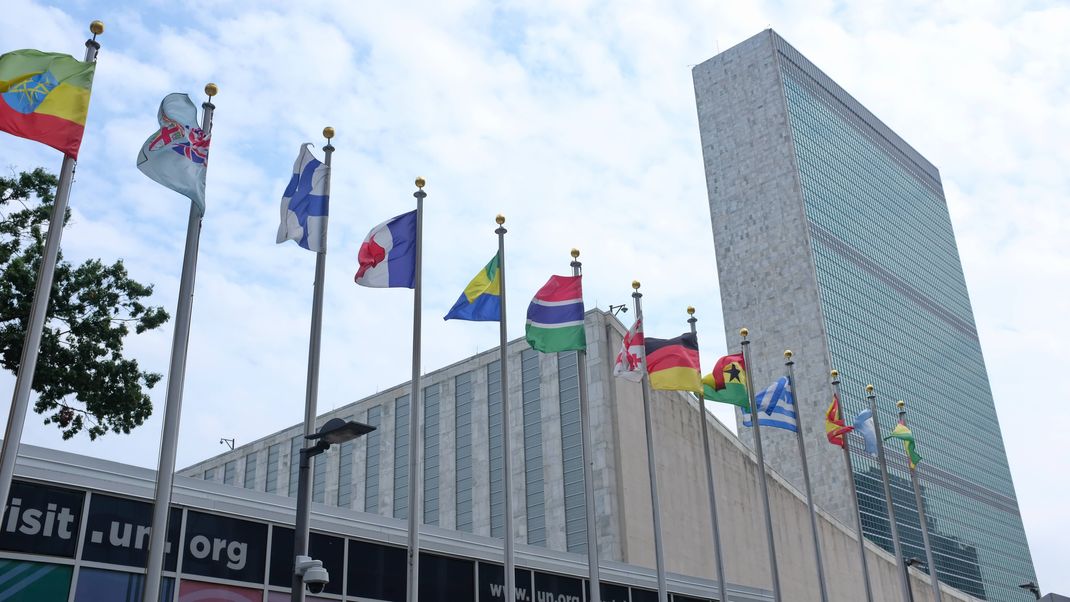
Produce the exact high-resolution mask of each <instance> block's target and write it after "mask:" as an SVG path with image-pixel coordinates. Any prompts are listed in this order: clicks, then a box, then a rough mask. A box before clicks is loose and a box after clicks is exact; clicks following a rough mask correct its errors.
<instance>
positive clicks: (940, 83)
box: [0, 0, 1070, 593]
mask: <svg viewBox="0 0 1070 602" xmlns="http://www.w3.org/2000/svg"><path fill="white" fill-rule="evenodd" d="M402 4H403V5H402ZM4 12H5V20H6V21H8V22H10V23H23V24H32V26H29V25H27V26H23V27H15V28H7V29H5V32H4V37H3V40H2V42H0V51H6V50H11V49H17V48H23V47H32V48H39V49H42V50H50V51H62V52H69V53H71V54H74V55H76V56H81V54H82V52H83V48H82V41H83V40H84V39H85V37H86V26H87V24H88V22H89V21H90V20H92V19H98V18H99V19H102V20H103V21H104V22H105V23H106V26H107V31H106V32H105V34H104V35H103V36H102V37H101V39H100V41H101V44H102V46H103V47H102V50H101V53H100V57H99V67H98V71H97V77H96V81H95V84H94V91H93V101H92V107H91V109H90V116H89V122H88V124H87V134H86V137H85V141H84V143H83V147H82V153H81V157H82V159H81V161H80V163H79V166H78V176H77V183H76V185H75V187H74V189H73V193H72V197H71V206H72V210H73V212H74V217H73V220H72V223H71V225H70V226H69V227H68V229H67V231H66V233H65V235H64V252H65V254H66V256H67V257H68V258H69V259H72V260H80V259H84V258H88V257H101V258H104V259H105V260H112V259H115V258H123V259H124V260H125V261H126V263H127V265H128V267H129V269H130V271H131V273H132V274H133V275H134V276H135V277H136V278H138V279H141V280H143V281H148V282H153V283H155V284H156V287H157V288H156V295H155V302H156V303H158V304H161V305H164V306H165V307H167V308H168V309H169V310H173V307H174V303H175V298H176V291H177V288H178V276H179V268H180V261H181V254H182V245H183V236H184V233H185V220H186V216H187V212H188V203H187V202H186V201H185V199H184V198H182V197H179V196H178V195H176V194H174V193H172V192H170V191H168V190H166V189H163V188H161V187H160V186H158V185H156V184H155V183H153V182H151V181H150V180H148V179H147V178H145V177H144V176H143V175H141V174H140V173H139V172H138V171H137V170H136V168H135V166H134V160H135V157H136V155H137V151H138V148H139V147H140V145H141V143H142V141H143V140H144V139H145V137H146V136H147V135H148V134H149V133H151V132H152V131H153V130H154V129H155V127H156V122H155V112H156V108H157V106H158V104H159V101H160V99H161V98H162V97H163V96H164V95H165V94H167V93H169V92H174V91H180V92H188V93H190V95H191V96H192V97H193V98H194V100H195V101H196V102H198V103H199V102H200V101H201V100H203V98H204V97H203V92H202V90H203V87H204V84H205V83H207V82H209V81H213V82H216V83H218V84H219V87H220V93H219V96H218V97H217V98H216V105H217V107H218V108H217V112H216V119H215V129H214V132H213V134H214V135H213V144H212V157H211V167H210V169H209V174H208V193H207V197H208V198H207V205H208V209H207V214H206V216H205V221H204V230H203V236H202V241H201V254H200V270H199V273H198V281H197V296H196V305H195V309H194V316H193V331H192V334H191V343H190V364H189V369H188V377H187V382H186V389H185V402H184V410H183V422H182V435H181V441H180V448H179V464H180V465H186V464H190V463H193V462H195V461H197V460H199V459H202V458H205V457H208V456H211V455H214V454H216V453H218V452H219V451H221V450H222V448H221V447H220V445H219V439H220V438H221V437H227V438H230V437H234V438H236V439H237V440H238V443H239V444H241V443H244V442H248V441H251V440H253V439H255V438H258V437H259V436H262V435H264V434H266V433H270V432H274V431H276V430H279V429H281V428H284V427H287V426H290V425H292V424H295V423H297V422H299V421H300V420H301V417H302V403H303V399H304V383H305V362H306V353H307V336H308V326H309V324H308V322H309V316H308V312H309V307H310V302H311V292H312V287H311V284H312V268H313V265H314V256H313V255H312V254H311V253H308V252H305V251H303V250H301V249H299V248H298V247H297V246H296V245H293V244H292V243H288V244H286V245H275V243H274V237H275V231H276V228H277V225H278V221H277V220H278V203H279V196H280V194H281V192H282V190H283V188H284V186H285V183H286V181H287V180H288V178H289V172H290V169H291V166H292V163H293V159H294V157H295V156H296V152H297V150H298V147H299V144H300V143H302V142H305V141H311V142H314V143H315V144H316V146H317V147H318V146H322V139H321V138H320V136H319V133H320V131H321V130H322V128H323V126H325V125H332V126H334V127H335V128H336V130H337V132H338V134H337V137H336V139H335V146H336V147H337V149H338V150H337V152H336V154H335V157H334V165H335V171H334V178H333V181H332V200H333V202H332V207H331V228H330V253H329V257H328V262H327V266H328V267H327V274H328V277H327V281H326V282H327V286H326V300H325V315H324V333H323V336H324V339H323V364H322V369H321V385H320V386H321V388H320V410H321V411H323V410H329V409H331V408H332V407H337V406H340V405H344V404H346V403H348V402H351V401H353V400H356V399H359V398H361V397H364V396H366V395H368V394H371V393H374V392H375V391H376V390H378V389H380V388H385V387H389V386H392V385H394V384H397V383H399V382H402V381H404V380H406V379H407V378H408V371H409V359H408V358H409V355H408V354H409V346H410V341H411V330H410V326H409V324H410V321H411V305H410V298H411V293H409V292H408V291H401V290H381V291H373V290H369V289H362V288H359V287H356V286H355V285H354V284H353V283H352V276H353V272H354V270H355V265H356V262H355V255H356V249H357V247H358V246H359V243H360V241H361V240H362V239H363V237H364V235H365V234H366V233H367V231H368V229H369V228H370V227H371V226H373V225H375V224H377V223H379V222H381V221H383V220H384V219H386V218H388V217H390V216H392V215H396V214H398V213H402V212H404V211H406V210H408V209H409V208H410V207H411V206H412V197H411V194H412V192H413V189H414V188H413V185H412V181H413V179H414V177H415V176H417V175H422V176H425V177H426V178H427V181H428V186H427V192H428V194H429V197H428V199H427V213H426V220H427V223H426V232H427V239H426V245H427V256H426V257H427V259H426V263H425V270H426V281H425V284H426V289H425V294H424V307H425V313H424V316H425V320H424V341H425V343H424V361H423V365H424V367H425V369H426V370H433V369H435V368H437V367H440V366H444V365H446V364H449V363H451V362H454V361H457V360H459V359H462V358H464V357H467V356H468V355H470V354H471V353H473V352H475V351H477V350H482V349H487V348H489V347H492V346H494V345H495V344H496V342H497V326H496V325H494V324H469V323H455V322H449V323H444V322H442V321H441V320H438V319H437V316H440V315H443V314H444V313H445V312H446V311H447V310H448V309H449V307H450V306H451V305H452V304H453V302H454V301H455V300H456V298H457V295H458V294H459V293H460V291H461V289H462V288H463V287H464V285H465V284H466V283H467V282H468V280H469V279H470V278H471V277H472V276H473V275H474V274H475V272H476V271H477V270H478V269H479V268H481V267H482V266H483V265H485V264H486V262H487V260H488V259H489V257H490V256H491V255H492V254H493V252H494V249H495V237H494V234H493V230H494V227H495V225H494V221H493V218H494V215H495V214H497V213H503V214H505V215H506V217H507V219H508V222H507V224H506V225H507V227H509V229H510V233H509V235H508V242H507V244H508V253H509V268H510V273H509V284H510V299H511V303H510V308H509V309H510V316H511V317H510V324H509V326H510V331H511V332H512V333H513V334H514V335H516V336H520V334H521V333H522V328H523V309H524V305H525V304H526V302H527V299H528V297H529V296H530V294H531V293H532V292H534V290H535V289H537V288H538V286H539V285H540V284H541V283H542V282H543V281H545V279H546V278H547V276H548V275H549V274H551V273H565V272H566V270H567V269H568V261H569V257H568V250H569V249H570V248H571V247H574V246H575V247H578V248H580V249H581V251H582V253H583V255H582V257H581V259H582V260H583V261H584V266H585V274H586V276H587V279H586V282H585V288H586V295H585V296H586V298H587V300H588V301H587V303H588V306H593V305H596V304H597V305H598V306H600V307H606V306H607V305H609V304H610V303H614V304H617V303H626V302H628V300H629V299H628V294H629V292H630V290H629V283H630V282H631V281H632V280H633V279H639V280H641V281H642V282H643V290H644V292H645V297H644V308H645V311H646V314H647V332H648V333H651V334H656V335H659V336H674V335H675V334H678V333H679V332H682V331H684V330H685V329H686V328H687V325H686V323H685V320H686V318H687V316H686V314H685V312H684V309H685V308H686V306H687V305H694V306H695V307H697V308H698V313H697V317H698V318H699V319H700V321H699V336H700V341H701V342H702V351H703V357H704V360H705V361H706V362H707V363H709V362H712V361H713V359H714V358H715V357H717V356H719V355H721V354H722V353H723V352H724V350H725V345H724V340H723V339H724V337H723V333H724V325H723V324H722V321H721V308H720V301H719V299H720V296H719V292H718V288H717V278H716V267H715V264H714V259H713V256H714V254H713V240H712V237H711V235H710V227H709V221H708V220H709V213H708V209H707V204H706V203H707V200H706V187H705V180H704V176H703V168H702V157H701V147H700V143H699V137H698V128H697V122H696V116H695V102H694V91H693V88H692V84H691V73H690V66H691V65H693V64H696V63H699V62H701V61H703V60H705V59H707V58H709V57H710V56H712V55H714V54H715V53H716V52H717V51H718V50H719V49H721V50H723V49H726V48H728V47H729V46H731V45H733V44H735V43H738V42H740V41H742V40H743V39H745V38H747V37H749V36H751V35H753V34H754V33H757V32H758V31H760V30H761V29H764V28H766V27H769V26H772V27H773V28H775V29H776V30H777V31H778V32H779V33H780V34H782V35H783V36H784V37H785V38H786V39H787V40H788V41H790V42H791V43H792V44H793V45H795V46H796V47H797V48H798V49H799V50H800V51H802V52H803V53H804V54H805V55H807V57H809V58H810V59H811V60H813V61H814V62H815V63H816V64H817V65H818V66H820V67H821V68H822V69H823V70H825V71H826V72H827V73H828V74H829V75H830V76H831V77H832V78H833V79H835V80H836V81H838V82H839V83H840V84H842V85H843V86H844V87H845V88H846V89H847V90H848V91H849V92H851V93H852V94H853V95H854V96H856V98H858V99H859V100H860V101H861V102H862V103H863V104H865V105H866V106H868V107H869V108H870V109H872V110H873V112H874V113H875V114H877V115H878V116H879V117H880V118H881V119H883V120H884V121H885V122H886V123H888V124H889V126H891V127H892V129H894V130H896V131H897V132H898V133H900V134H901V135H902V136H903V137H904V138H905V139H906V140H907V141H908V142H910V143H911V144H912V145H913V146H914V147H915V148H917V149H918V150H919V151H920V152H921V153H922V154H923V155H925V156H926V157H927V158H929V159H930V160H931V161H933V162H934V163H935V164H936V165H937V166H938V167H939V168H940V170H941V174H942V177H943V180H944V187H945V192H946V196H947V200H948V205H949V207H950V210H951V216H952V221H953V223H954V226H955V231H956V235H957V237H958V242H959V251H960V253H961V256H962V261H963V265H964V269H965V273H966V280H967V284H968V285H969V287H970V293H971V299H972V302H973V307H974V312H975V315H976V319H977V325H978V330H979V332H980V337H981V341H982V345H983V348H984V351H985V357H986V360H987V365H988V369H989V374H990V378H991V381H992V386H993V392H994V395H995V399H996V405H997V410H998V412H999V416H1000V420H1001V425H1002V429H1003V434H1004V439H1005V441H1006V446H1007V452H1008V456H1009V458H1010V462H1011V468H1012V472H1013V474H1014V478H1015V484H1016V487H1017V491H1018V496H1019V504H1020V506H1021V510H1022V515H1023V519H1024V521H1025V525H1026V530H1027V533H1028V535H1029V540H1030V544H1031V548H1032V552H1033V555H1034V562H1035V564H1036V567H1037V570H1038V573H1039V578H1040V583H1041V586H1042V587H1043V589H1044V590H1045V591H1049V590H1053V591H1061V592H1064V593H1065V592H1070V575H1067V574H1066V573H1065V571H1063V570H1062V568H1063V565H1064V561H1063V556H1064V553H1063V549H1064V548H1065V542H1066V541H1067V540H1070V522H1068V518H1067V516H1066V513H1065V511H1064V510H1063V507H1062V506H1063V503H1062V500H1065V499H1066V498H1067V497H1070V479H1066V478H1065V474H1066V460H1065V458H1066V457H1067V455H1068V454H1067V452H1068V451H1070V445H1068V444H1067V443H1066V437H1065V436H1064V434H1063V430H1064V429H1063V428H1062V425H1064V424H1066V423H1068V422H1070V407H1068V404H1067V403H1066V402H1067V400H1068V397H1070V387H1068V385H1067V384H1066V380H1065V379H1062V378H1061V377H1059V374H1060V373H1061V371H1062V367H1063V364H1064V361H1065V360H1064V359H1063V356H1062V354H1061V353H1060V352H1061V351H1062V349H1061V345H1060V343H1061V342H1062V341H1064V340H1066V339H1067V338H1068V336H1070V327H1068V323H1067V318H1066V315H1065V314H1066V298H1067V290H1068V288H1070V287H1068V285H1067V282H1068V276H1070V261H1068V259H1067V254H1066V251H1065V246H1064V245H1063V244H1062V241H1063V240H1064V239H1065V236H1066V234H1065V233H1066V232H1067V231H1070V227H1068V226H1070V223H1068V221H1070V217H1068V216H1070V210H1068V209H1067V204H1066V198H1067V197H1068V196H1070V194H1068V193H1070V176H1068V175H1067V170H1066V165H1070V147H1068V146H1067V145H1066V144H1065V141H1066V140H1067V139H1070V112H1068V111H1067V110H1066V100H1065V99H1066V98H1068V97H1070V76H1068V75H1067V74H1068V73H1070V68H1068V67H1070V46H1068V45H1066V44H1065V43H1064V41H1063V38H1064V36H1065V32H1066V31H1070V7H1067V5H1066V4H1061V3H1057V2H1003V1H995V0H990V1H980V2H943V3H933V2H922V1H912V0H907V1H896V2H891V1H871V2H857V3H853V4H844V3H840V2H832V1H827V0H825V1H822V0H818V1H814V2H807V3H797V4H785V3H781V2H733V3H728V2H720V3H711V2H671V3H665V2H611V3H605V2H588V1H583V0H560V1H553V0H545V1H541V2H538V3H530V4H526V3H519V2H498V3H491V2H485V1H482V2H477V1H475V0H466V1H456V2H426V3H379V4H376V5H375V6H366V5H364V4H362V3H352V2H344V1H341V0H339V1H337V2H317V3H312V2H309V3H301V4H300V6H298V5H297V4H296V3H293V2H271V1H258V2H251V1H249V0H235V1H232V2H225V3H219V2H207V1H205V0H195V1H193V2H187V3H184V4H183V5H182V7H181V8H179V5H177V4H175V3H170V2H159V1H148V2H120V1H116V2H109V3H92V2H88V1H78V0H72V1H69V2H58V3H52V4H49V3H44V2H34V1H31V0H8V1H7V2H6V3H5V9H4ZM59 162H60V158H59V157H58V154H57V153H55V152H54V151H51V150H50V149H47V148H45V147H41V146H39V145H35V144H33V143H30V142H27V141H22V140H18V139H15V138H13V137H11V136H7V135H0V168H2V169H4V170H5V173H7V172H11V171H18V170H22V169H31V168H33V167H36V166H44V167H47V168H50V169H53V170H58V168H59ZM732 326H733V328H734V327H735V326H736V325H732ZM170 337H171V325H170V323H169V324H168V325H167V327H165V328H163V329H161V330H159V331H157V332H154V333H150V334H147V335H142V336H138V337H132V338H131V340H130V341H129V349H130V352H131V353H132V354H133V355H134V356H136V357H137V358H138V359H139V361H141V362H142V363H143V364H144V365H145V366H146V367H147V368H148V369H150V370H154V371H157V372H161V373H166V371H167V362H168V355H169V349H170ZM797 359H798V361H800V362H802V361H805V358H797ZM13 383H14V378H13V377H11V376H9V375H6V374H5V375H0V397H3V396H8V398H9V396H10V391H11V389H12V388H13ZM163 392H164V387H163V386H162V385H161V386H160V387H158V388H157V390H156V393H155V400H156V403H157V408H158V409H159V408H162V405H163ZM719 411H721V414H720V417H722V418H725V419H727V420H730V419H731V418H730V416H731V415H730V413H728V412H727V411H724V410H723V409H721V408H719ZM1040 415H1042V416H1043V420H1037V419H1036V417H1037V416H1040ZM3 419H6V412H4V418H3ZM159 428H160V423H159V421H158V419H157V418H156V417H154V418H153V419H152V420H150V421H149V422H148V423H147V424H146V425H145V426H143V427H142V428H140V429H138V431H136V432H135V433H134V434H133V435H131V436H129V437H119V436H114V435H112V436H108V437H105V438H104V439H103V440H101V441H98V442H94V443H90V442H89V441H88V440H87V439H79V440H75V441H71V442H62V441H61V440H60V438H59V436H58V434H57V433H56V432H54V431H55V429H53V428H52V427H45V426H42V425H40V418H39V417H38V416H36V415H31V416H30V417H29V419H28V421H27V432H26V441H27V442H29V443H33V444H37V445H45V446H50V447H60V448H65V449H71V450H74V451H77V452H80V453H86V454H90V455H94V456H100V457H106V458H110V459H116V460H122V461H126V462H130V463H134V464H138V465H141V466H149V467H154V466H155V462H156V447H157V444H156V440H157V437H158V435H159ZM1053 477H1055V478H1053Z"/></svg>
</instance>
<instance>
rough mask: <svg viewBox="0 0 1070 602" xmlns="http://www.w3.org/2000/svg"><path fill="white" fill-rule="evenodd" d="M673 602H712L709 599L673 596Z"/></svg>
mask: <svg viewBox="0 0 1070 602" xmlns="http://www.w3.org/2000/svg"><path fill="white" fill-rule="evenodd" d="M672 602H710V601H709V599H707V598H692V597H690V596H681V595H680V594H673V595H672Z"/></svg>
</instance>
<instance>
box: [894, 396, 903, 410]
mask: <svg viewBox="0 0 1070 602" xmlns="http://www.w3.org/2000/svg"><path fill="white" fill-rule="evenodd" d="M905 405H906V402H905V401H903V400H902V399H900V400H899V401H897V402H895V407H897V408H899V409H900V410H902V409H903V406H905Z"/></svg>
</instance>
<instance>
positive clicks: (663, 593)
mask: <svg viewBox="0 0 1070 602" xmlns="http://www.w3.org/2000/svg"><path fill="white" fill-rule="evenodd" d="M632 289H633V292H632V299H634V300H635V319H636V321H638V322H639V323H640V324H642V323H643V301H642V298H643V293H640V292H639V281H638V280H633V281H632ZM641 362H642V364H641V366H642V368H641V369H642V375H643V416H644V418H645V419H646V420H645V422H646V462H647V469H648V470H649V471H650V506H651V511H652V512H653V514H654V563H655V566H656V567H657V572H658V601H659V602H668V601H669V593H668V590H667V586H666V585H665V553H664V550H663V549H662V544H661V507H660V505H659V504H658V474H657V470H656V461H655V459H654V432H653V430H652V428H653V427H652V420H651V418H650V377H649V374H648V373H647V365H646V348H645V347H644V349H643V355H642V358H641ZM718 558H719V557H718Z"/></svg>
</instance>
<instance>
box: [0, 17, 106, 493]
mask: <svg viewBox="0 0 1070 602" xmlns="http://www.w3.org/2000/svg"><path fill="white" fill-rule="evenodd" d="M89 31H90V32H92V34H93V37H92V38H90V39H88V40H86V41H85V62H87V63H90V62H93V63H95V62H96V60H97V51H98V50H100V42H97V36H98V35H100V34H102V33H104V23H103V22H101V21H93V22H92V23H90V24H89ZM77 164H78V162H77V161H76V160H75V159H72V158H70V157H68V156H66V155H64V156H63V164H62V165H61V166H60V168H59V182H58V183H57V184H56V196H55V199H54V200H53V201H52V214H51V216H50V217H49V220H48V235H47V237H46V238H45V248H44V250H43V251H42V253H41V265H40V266H39V267H38V268H37V286H36V288H35V289H34V293H33V302H32V303H31V304H30V318H29V321H28V322H27V324H26V338H24V339H23V341H22V357H21V359H20V360H19V370H18V375H17V376H16V378H15V392H14V394H13V395H12V397H11V409H10V411H9V413H8V417H7V429H6V431H5V433H4V443H3V446H2V447H0V511H2V510H3V509H4V505H6V504H7V499H8V496H9V495H10V494H11V480H12V479H13V478H14V477H15V461H16V460H17V459H18V455H19V443H20V442H21V441H22V429H23V427H25V426H26V410H27V409H28V408H29V405H30V392H31V391H32V390H33V378H34V374H35V373H36V372H37V355H38V353H39V352H40V350H41V336H42V333H43V332H44V328H45V318H46V316H47V314H48V303H49V301H50V297H51V294H52V280H53V276H54V275H55V273H56V259H57V258H58V257H59V245H60V240H61V239H62V238H63V222H64V220H65V219H66V217H67V204H68V200H69V199H70V195H71V182H72V181H73V180H74V168H75V167H76V166H77Z"/></svg>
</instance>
